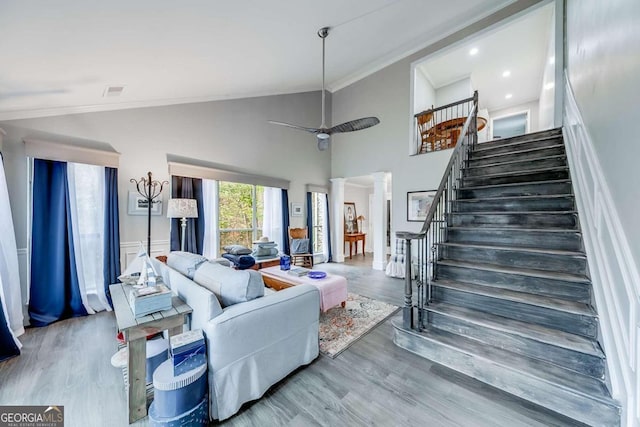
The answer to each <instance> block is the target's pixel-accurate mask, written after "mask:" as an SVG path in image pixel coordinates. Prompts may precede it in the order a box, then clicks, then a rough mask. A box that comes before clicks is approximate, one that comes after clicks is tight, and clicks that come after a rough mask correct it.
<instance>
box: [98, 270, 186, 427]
mask: <svg viewBox="0 0 640 427" xmlns="http://www.w3.org/2000/svg"><path fill="white" fill-rule="evenodd" d="M131 289H132V286H131V285H125V284H122V283H117V284H115V285H110V286H109V291H110V292H111V300H112V302H113V312H114V313H115V314H116V323H117V324H118V330H119V331H122V333H123V335H124V339H125V341H126V342H127V346H128V348H129V359H128V362H127V369H128V370H129V375H128V379H127V389H128V391H129V395H128V396H127V397H128V401H129V424H131V423H133V422H135V421H137V420H139V419H140V418H143V417H145V416H146V415H147V391H146V382H147V381H146V375H147V339H146V338H147V335H152V334H154V333H158V332H162V331H164V330H165V329H168V330H169V336H173V335H178V334H181V333H182V325H183V324H184V323H185V320H186V317H187V315H188V314H189V313H191V312H192V311H193V310H192V309H191V307H189V306H188V305H187V303H185V302H184V301H182V300H181V299H180V298H178V297H177V296H174V297H173V299H172V300H171V305H172V307H171V309H169V310H165V311H159V312H157V313H151V314H149V315H147V316H143V317H139V318H137V319H136V318H135V317H134V315H133V312H132V311H131V307H130V306H129V292H130V291H131Z"/></svg>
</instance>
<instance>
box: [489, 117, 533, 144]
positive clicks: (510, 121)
mask: <svg viewBox="0 0 640 427" xmlns="http://www.w3.org/2000/svg"><path fill="white" fill-rule="evenodd" d="M526 133H529V112H528V111H523V112H520V113H515V114H510V115H508V116H502V117H496V118H492V119H491V137H492V139H501V138H511V137H512V136H518V135H524V134H526Z"/></svg>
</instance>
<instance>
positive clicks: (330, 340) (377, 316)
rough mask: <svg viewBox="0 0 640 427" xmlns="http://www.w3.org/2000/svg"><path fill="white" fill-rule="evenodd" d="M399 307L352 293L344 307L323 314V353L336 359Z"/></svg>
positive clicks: (321, 334)
mask: <svg viewBox="0 0 640 427" xmlns="http://www.w3.org/2000/svg"><path fill="white" fill-rule="evenodd" d="M399 309H400V307H396V306H395V305H391V304H387V303H384V302H381V301H376V300H374V299H371V298H367V297H363V296H361V295H357V294H352V293H349V294H348V295H347V305H346V307H345V308H342V307H334V308H332V309H330V310H328V311H327V312H326V313H321V314H320V352H321V353H322V354H324V355H325V356H329V357H331V358H335V357H336V356H337V355H339V354H340V353H342V352H343V351H345V350H346V349H347V348H349V346H351V344H353V343H354V342H356V341H357V340H358V339H360V338H362V337H363V336H364V335H365V334H366V333H368V332H369V331H371V330H372V329H373V328H374V327H375V326H377V325H378V324H379V323H381V322H382V321H383V320H385V319H387V318H388V317H389V316H391V315H392V314H394V313H395V312H396V311H398V310H399Z"/></svg>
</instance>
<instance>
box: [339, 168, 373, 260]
mask: <svg viewBox="0 0 640 427" xmlns="http://www.w3.org/2000/svg"><path fill="white" fill-rule="evenodd" d="M372 194H373V186H371V187H363V186H361V185H354V184H350V183H349V180H348V179H347V182H345V185H344V201H345V202H354V203H355V204H356V213H357V214H358V215H363V216H364V217H365V218H366V219H365V220H364V221H363V222H362V223H361V226H362V229H363V232H365V233H367V236H366V237H367V238H366V246H365V252H372V251H373V249H372V248H373V247H372V244H373V239H371V237H372V234H371V231H370V229H369V226H370V224H371V221H370V219H371V213H370V212H369V196H370V195H372ZM344 247H345V249H344V250H345V252H346V254H347V256H348V255H349V246H347V245H345V246H344Z"/></svg>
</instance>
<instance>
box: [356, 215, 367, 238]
mask: <svg viewBox="0 0 640 427" xmlns="http://www.w3.org/2000/svg"><path fill="white" fill-rule="evenodd" d="M365 219H366V218H365V217H364V215H358V217H357V218H356V220H357V221H358V233H362V221H364V220H365ZM356 244H357V242H356Z"/></svg>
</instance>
